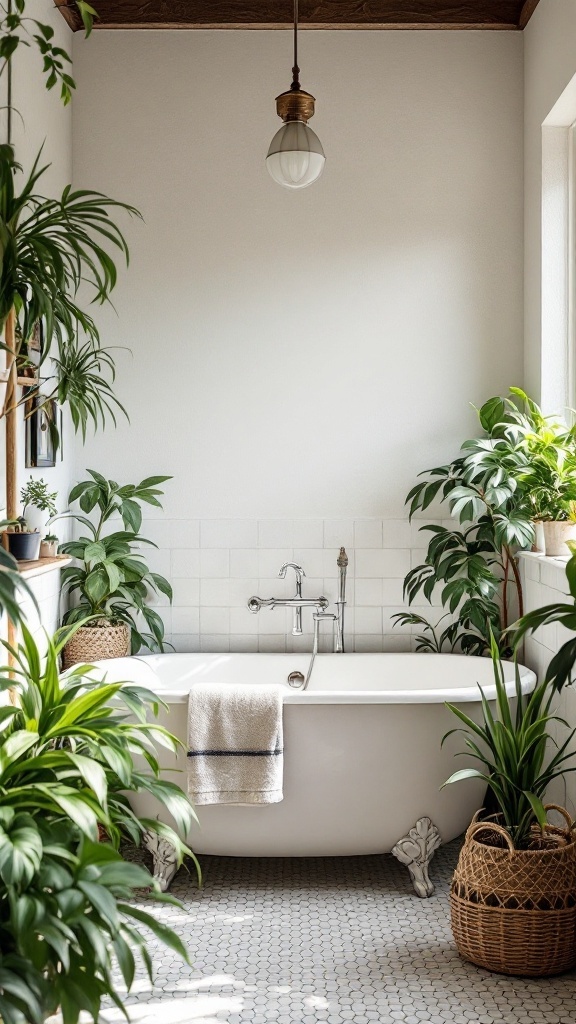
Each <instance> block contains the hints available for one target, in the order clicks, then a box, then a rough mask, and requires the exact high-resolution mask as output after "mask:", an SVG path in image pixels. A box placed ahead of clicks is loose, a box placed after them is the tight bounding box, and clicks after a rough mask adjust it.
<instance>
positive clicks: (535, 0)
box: [518, 0, 540, 28]
mask: <svg viewBox="0 0 576 1024" xmlns="http://www.w3.org/2000/svg"><path fill="white" fill-rule="evenodd" d="M539 3H540V0H526V3H525V4H524V7H523V8H522V10H521V11H520V18H519V20H518V27H519V28H526V25H527V24H528V22H529V21H530V18H531V17H532V15H533V14H534V11H535V10H536V8H537V7H538V4H539Z"/></svg>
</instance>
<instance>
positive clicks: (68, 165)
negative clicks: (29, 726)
mask: <svg viewBox="0 0 576 1024" xmlns="http://www.w3.org/2000/svg"><path fill="white" fill-rule="evenodd" d="M26 8H27V9H26V13H27V15H28V16H30V17H37V18H38V19H39V20H41V21H42V22H44V23H47V24H50V25H52V27H53V28H54V32H55V35H54V43H55V44H56V45H59V46H61V47H63V48H64V49H66V50H68V52H70V50H71V45H72V34H71V32H70V30H69V28H68V26H67V25H66V23H65V21H64V19H63V18H62V16H61V14H59V12H58V11H57V10H56V8H55V7H54V6H53V5H51V4H49V3H46V0H27V5H26ZM5 84H6V83H5V78H4V79H3V88H5ZM12 94H13V104H14V107H15V113H14V116H13V122H12V124H13V128H12V141H13V144H14V147H15V152H16V158H17V160H18V162H19V163H20V164H21V165H22V168H23V172H24V174H26V173H27V172H29V171H30V169H31V167H32V164H33V162H34V159H35V157H36V154H37V152H38V150H39V149H40V147H41V146H42V144H44V150H43V163H45V164H50V167H49V169H48V170H47V172H46V174H45V175H43V177H42V178H41V180H40V182H39V183H38V186H37V189H36V191H37V192H39V193H40V194H42V195H46V196H58V195H59V194H60V193H61V191H62V189H63V188H64V186H65V185H67V184H68V183H69V182H70V181H71V177H72V110H71V107H67V108H64V107H63V106H62V104H61V102H60V98H59V91H58V90H57V89H53V90H52V91H50V92H48V91H47V90H46V89H45V87H44V77H43V75H42V57H41V55H40V54H39V52H38V51H37V49H36V48H35V46H31V47H30V48H27V47H21V49H19V50H18V52H17V54H16V56H15V58H14V62H13V93H12ZM5 102H6V93H5V92H3V94H2V103H5ZM6 127H7V125H6V114H5V111H4V112H3V114H2V119H1V122H0V130H1V133H2V135H1V137H2V142H5V141H6V140H7V136H6ZM23 180H24V178H23V176H22V177H20V178H19V181H20V183H22V182H23ZM19 416H20V424H19V428H20V429H19V436H18V485H19V487H20V486H22V484H23V483H25V481H26V480H27V479H28V478H29V477H30V476H33V477H34V478H40V477H42V478H43V479H44V480H46V482H47V483H48V485H49V487H50V490H52V491H58V494H59V498H58V506H59V508H60V509H63V508H65V507H66V500H67V497H68V491H69V489H70V481H71V467H72V445H73V436H72V431H71V429H70V425H69V423H68V421H67V420H66V421H65V431H64V447H63V450H64V453H65V457H64V459H63V460H62V459H60V458H58V459H57V464H56V466H55V467H54V468H45V469H36V470H34V469H26V468H25V465H24V420H23V413H22V412H20V414H19ZM4 446H5V435H4V424H3V423H0V507H1V508H2V509H4V508H5V500H6V499H5V495H6V491H5V447H4ZM3 516H4V512H2V518H3ZM66 532H67V528H66V527H65V526H62V524H61V525H60V526H59V533H60V536H61V537H64V536H65V535H66ZM30 587H31V590H32V592H33V593H34V595H35V597H36V600H37V601H38V609H35V608H34V606H33V604H32V602H31V601H30V600H27V599H25V600H24V602H23V610H24V614H25V615H26V617H27V620H28V625H29V627H30V629H31V630H32V632H33V633H34V634H35V635H36V636H37V639H38V641H39V643H40V645H42V642H43V630H44V629H46V630H47V631H48V632H53V631H54V629H55V628H56V627H57V625H58V616H59V590H60V573H59V572H58V571H51V572H49V573H46V574H44V575H42V576H38V577H35V578H34V579H33V580H31V581H30ZM6 628H7V625H6V619H5V617H3V618H2V620H1V622H0V636H5V635H6Z"/></svg>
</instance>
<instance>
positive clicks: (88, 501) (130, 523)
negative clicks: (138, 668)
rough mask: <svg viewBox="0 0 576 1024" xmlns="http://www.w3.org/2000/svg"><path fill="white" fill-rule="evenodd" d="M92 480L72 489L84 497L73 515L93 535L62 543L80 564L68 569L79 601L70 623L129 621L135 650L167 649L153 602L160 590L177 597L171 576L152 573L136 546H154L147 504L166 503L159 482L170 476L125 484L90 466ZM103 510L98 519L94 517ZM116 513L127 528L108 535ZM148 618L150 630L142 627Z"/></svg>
mask: <svg viewBox="0 0 576 1024" xmlns="http://www.w3.org/2000/svg"><path fill="white" fill-rule="evenodd" d="M88 472H89V473H90V476H91V478H92V479H90V480H84V481H82V482H81V483H79V484H77V485H76V486H75V487H74V488H73V489H72V491H71V492H70V497H69V501H70V503H72V502H74V501H76V500H78V503H79V505H80V508H81V509H82V512H84V513H86V515H80V514H78V513H73V514H72V518H74V519H75V520H76V522H78V523H80V524H81V525H82V526H83V527H85V528H86V530H87V531H88V536H81V537H80V538H79V539H78V540H73V541H68V542H67V543H65V544H62V546H61V550H62V551H63V552H64V554H67V555H72V556H73V557H74V558H75V559H78V560H79V561H80V563H81V564H80V565H77V566H69V567H67V568H66V569H64V570H63V572H62V577H61V578H62V587H63V590H64V593H66V594H67V595H68V596H69V597H72V598H74V599H75V600H76V604H75V605H74V607H72V608H70V609H69V610H68V611H67V612H66V614H65V616H64V623H65V624H68V623H74V622H78V621H80V620H81V619H86V618H87V617H90V618H91V619H96V620H106V621H109V622H113V623H117V622H124V623H126V625H127V626H128V627H129V629H130V633H131V644H132V653H133V654H136V653H137V652H138V651H139V650H140V648H141V647H147V648H148V649H149V650H160V651H161V650H163V649H164V623H163V622H162V619H161V618H160V616H159V615H158V612H156V611H155V610H154V608H151V607H150V606H149V604H148V603H147V601H148V599H149V597H150V595H151V594H154V593H156V592H158V591H160V593H162V594H165V595H166V596H167V597H169V598H170V600H171V599H172V588H171V586H170V584H169V583H168V580H166V579H164V577H163V576H160V575H159V574H158V573H155V572H150V571H149V569H148V567H147V565H146V562H145V560H144V558H143V556H142V555H141V554H140V553H139V552H138V551H135V550H134V547H135V545H136V544H138V545H139V544H150V545H151V546H152V547H156V545H155V544H153V543H152V541H148V540H146V539H145V538H144V537H141V536H140V534H139V530H140V527H141V525H142V508H141V503H142V502H144V503H146V504H149V505H155V506H157V507H161V506H160V502H159V501H158V497H157V496H158V495H160V494H162V491H160V490H159V489H158V486H157V485H158V484H160V483H163V482H164V481H165V480H169V479H170V477H168V476H154V477H147V478H146V479H145V480H142V481H141V482H140V483H139V484H124V485H123V486H120V485H119V484H117V483H116V482H115V481H113V480H106V479H105V478H104V477H103V476H102V475H101V474H100V473H96V472H95V471H94V470H92V469H90V470H88ZM93 510H97V511H98V518H97V520H96V523H93V522H92V521H91V520H90V519H89V518H88V515H89V514H90V513H91V512H92V511H93ZM113 517H120V519H121V520H122V523H123V526H124V529H123V530H116V531H115V532H113V533H106V532H105V528H106V527H107V524H108V523H109V522H110V520H111V519H112V518H113ZM140 618H142V619H143V620H144V622H145V623H146V625H147V626H148V628H149V631H150V632H143V631H142V629H141V628H140V626H139V621H140Z"/></svg>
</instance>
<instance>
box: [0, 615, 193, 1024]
mask: <svg viewBox="0 0 576 1024" xmlns="http://www.w3.org/2000/svg"><path fill="white" fill-rule="evenodd" d="M73 628H78V627H73ZM70 632H71V630H70V629H66V630H60V631H59V632H58V633H57V634H56V636H55V637H54V639H53V640H50V639H48V641H47V653H46V656H45V658H42V657H41V656H40V652H39V650H38V647H37V645H36V643H35V641H34V639H33V638H32V636H31V635H30V633H29V632H28V630H27V629H26V628H25V627H24V628H23V630H22V642H21V644H20V645H19V646H18V647H17V648H11V647H9V645H8V644H6V643H4V647H5V648H7V650H8V651H9V652H10V654H11V655H12V658H13V662H14V664H13V665H12V666H10V668H9V669H8V668H3V669H0V693H3V694H6V693H7V691H9V690H12V691H15V696H16V701H17V703H16V704H4V705H2V707H1V708H0V1017H1V1019H2V1021H3V1022H4V1024H24V1022H29V1024H41V1022H42V1021H44V1020H45V1018H46V1017H47V1016H48V1015H49V1014H50V1013H52V1012H54V1011H55V1010H56V1009H57V1008H58V1007H61V1010H62V1014H63V1019H64V1022H65V1024H77V1021H78V1018H79V1014H80V1012H81V1011H82V1010H84V1011H86V1012H88V1013H89V1014H90V1016H91V1018H92V1020H93V1021H95V1022H96V1021H98V1019H99V1011H100V1006H101V1002H102V999H103V998H104V997H108V998H111V999H112V1000H113V1001H114V1002H115V1003H116V1004H117V1005H118V1006H120V1007H121V1006H122V1002H121V999H120V995H119V992H118V986H117V980H116V978H115V976H114V973H113V971H114V968H115V967H116V966H118V967H119V969H120V973H121V975H122V977H123V979H124V983H125V985H126V987H127V989H128V990H129V989H130V987H131V985H132V982H133V979H134V971H135V953H136V954H138V953H139V954H140V956H141V957H142V959H143V961H144V964H145V966H146V968H147V970H148V972H149V974H150V975H151V973H152V970H151V962H150V957H149V955H148V952H147V950H146V942H145V939H144V937H143V936H142V934H141V926H142V925H145V926H146V928H149V929H150V930H151V931H152V932H153V933H154V934H155V935H156V936H157V937H158V938H160V939H161V940H162V941H164V942H165V943H167V944H168V945H169V946H170V947H171V948H172V949H173V950H174V951H175V952H176V953H177V954H178V955H180V956H183V957H184V958H186V952H185V950H184V948H183V946H182V943H181V941H180V940H179V939H178V937H177V936H176V935H175V934H174V933H173V932H172V931H171V930H170V929H168V928H167V927H166V926H165V925H163V924H161V923H160V922H158V921H157V920H156V919H155V918H154V917H153V916H152V915H151V914H149V913H148V912H146V911H145V910H143V909H142V908H141V907H140V906H134V905H133V903H132V902H128V901H131V900H133V898H134V890H135V889H138V890H141V889H145V890H149V895H150V896H151V897H152V898H153V899H155V900H158V899H164V900H167V901H168V902H175V901H172V900H171V898H170V897H166V896H165V895H162V894H161V893H160V892H159V891H158V885H156V883H155V882H154V880H153V879H152V877H151V876H150V874H149V872H148V871H146V870H145V869H144V868H143V867H140V866H138V865H135V864H128V863H125V862H124V860H123V858H122V856H121V855H120V853H119V852H118V847H119V843H120V839H121V838H122V837H129V838H130V839H132V840H133V841H134V842H136V843H138V842H139V841H140V839H141V837H142V835H143V833H144V832H145V831H154V832H156V833H157V834H159V835H161V836H162V837H163V838H165V839H167V840H168V841H169V842H171V843H172V845H173V846H174V847H175V849H176V851H177V854H178V858H179V860H180V861H181V860H182V858H183V856H184V855H185V854H190V851H189V850H188V848H187V847H186V845H185V844H184V842H183V841H182V840H181V838H180V836H179V834H178V833H176V832H175V831H174V830H173V829H171V828H170V827H169V826H167V825H164V824H162V823H160V822H158V821H156V820H155V819H145V818H138V817H137V816H136V815H135V813H134V812H133V811H132V809H131V807H130V805H129V802H128V799H127V795H129V794H130V793H132V792H142V791H146V792H149V793H151V794H153V795H154V796H155V797H157V798H158V799H159V800H161V801H162V803H164V804H165V806H166V807H167V808H168V809H169V811H170V813H171V815H172V817H173V819H174V821H175V822H176V826H177V828H178V830H179V832H180V833H181V834H182V835H186V833H187V831H188V829H189V827H190V824H191V822H192V821H193V820H195V815H194V812H193V810H192V808H191V806H190V804H189V802H188V800H187V798H186V797H185V796H184V794H183V793H182V791H181V790H180V789H179V788H178V787H177V786H176V785H175V784H174V783H172V782H168V781H166V780H164V779H162V778H161V777H160V772H159V766H158V762H157V758H156V747H157V746H158V745H160V746H165V747H167V748H168V749H170V750H175V749H176V748H177V745H178V741H177V740H176V739H175V738H174V737H173V736H171V734H170V733H168V732H167V731H166V730H165V729H163V728H161V727H160V726H159V725H158V724H156V723H150V722H148V721H147V713H148V710H149V708H152V709H154V710H157V707H158V704H159V702H158V699H157V698H156V697H155V696H154V694H152V693H150V692H149V691H147V690H144V689H142V688H141V687H134V686H127V685H123V684H121V683H106V681H105V680H102V679H101V678H100V679H98V678H96V677H95V674H94V672H93V670H92V669H91V668H90V667H89V666H85V665H84V666H81V667H78V668H75V669H74V670H73V671H72V672H70V673H68V675H67V676H66V677H63V678H59V673H58V655H59V652H60V650H61V648H62V646H63V645H64V643H65V642H66V640H67V638H68V636H69V634H70ZM137 759H138V760H139V761H140V762H141V763H142V764H143V765H144V766H145V767H144V768H140V767H138V766H137V764H136V760H137ZM98 825H103V826H104V827H105V829H106V832H107V834H108V836H109V842H108V843H98V842H97V838H98ZM145 898H146V893H139V900H140V899H145Z"/></svg>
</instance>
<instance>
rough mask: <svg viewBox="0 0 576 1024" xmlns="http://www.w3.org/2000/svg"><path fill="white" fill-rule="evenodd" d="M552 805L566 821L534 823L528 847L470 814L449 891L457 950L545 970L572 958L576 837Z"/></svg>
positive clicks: (495, 966)
mask: <svg viewBox="0 0 576 1024" xmlns="http://www.w3.org/2000/svg"><path fill="white" fill-rule="evenodd" d="M552 807H554V809H555V810H558V811H560V813H562V814H563V816H564V817H565V819H566V821H567V823H568V827H567V829H560V828H556V827H554V826H552V825H549V826H547V827H546V829H545V831H544V834H542V833H541V831H540V829H537V830H535V831H534V832H533V846H532V847H531V848H530V849H528V850H516V849H514V847H513V845H512V841H511V839H510V836H509V834H508V832H507V831H506V830H505V829H504V828H502V827H501V826H500V825H497V824H493V823H492V822H478V821H475V822H473V823H472V825H471V826H470V828H469V829H468V831H467V833H466V838H465V841H464V846H463V847H462V851H461V853H460V858H459V860H458V865H457V868H456V872H455V874H454V879H453V881H452V889H451V892H450V903H451V912H452V931H453V933H454V938H455V940H456V945H457V947H458V952H459V953H460V955H461V956H463V957H464V959H466V960H470V961H471V962H472V963H473V964H476V965H477V966H478V967H485V968H487V969H488V970H489V971H497V972H498V973H500V974H516V975H530V976H533V977H544V976H545V975H550V974H561V973H562V972H563V971H569V970H571V969H572V968H573V967H574V966H576V841H575V839H576V837H575V835H574V832H573V831H572V830H571V828H570V819H569V817H568V814H567V812H566V811H565V810H564V809H563V808H558V807H555V805H549V809H552ZM481 832H483V833H484V841H482V840H481V839H480V838H479V833H481ZM497 844H500V845H497Z"/></svg>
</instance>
